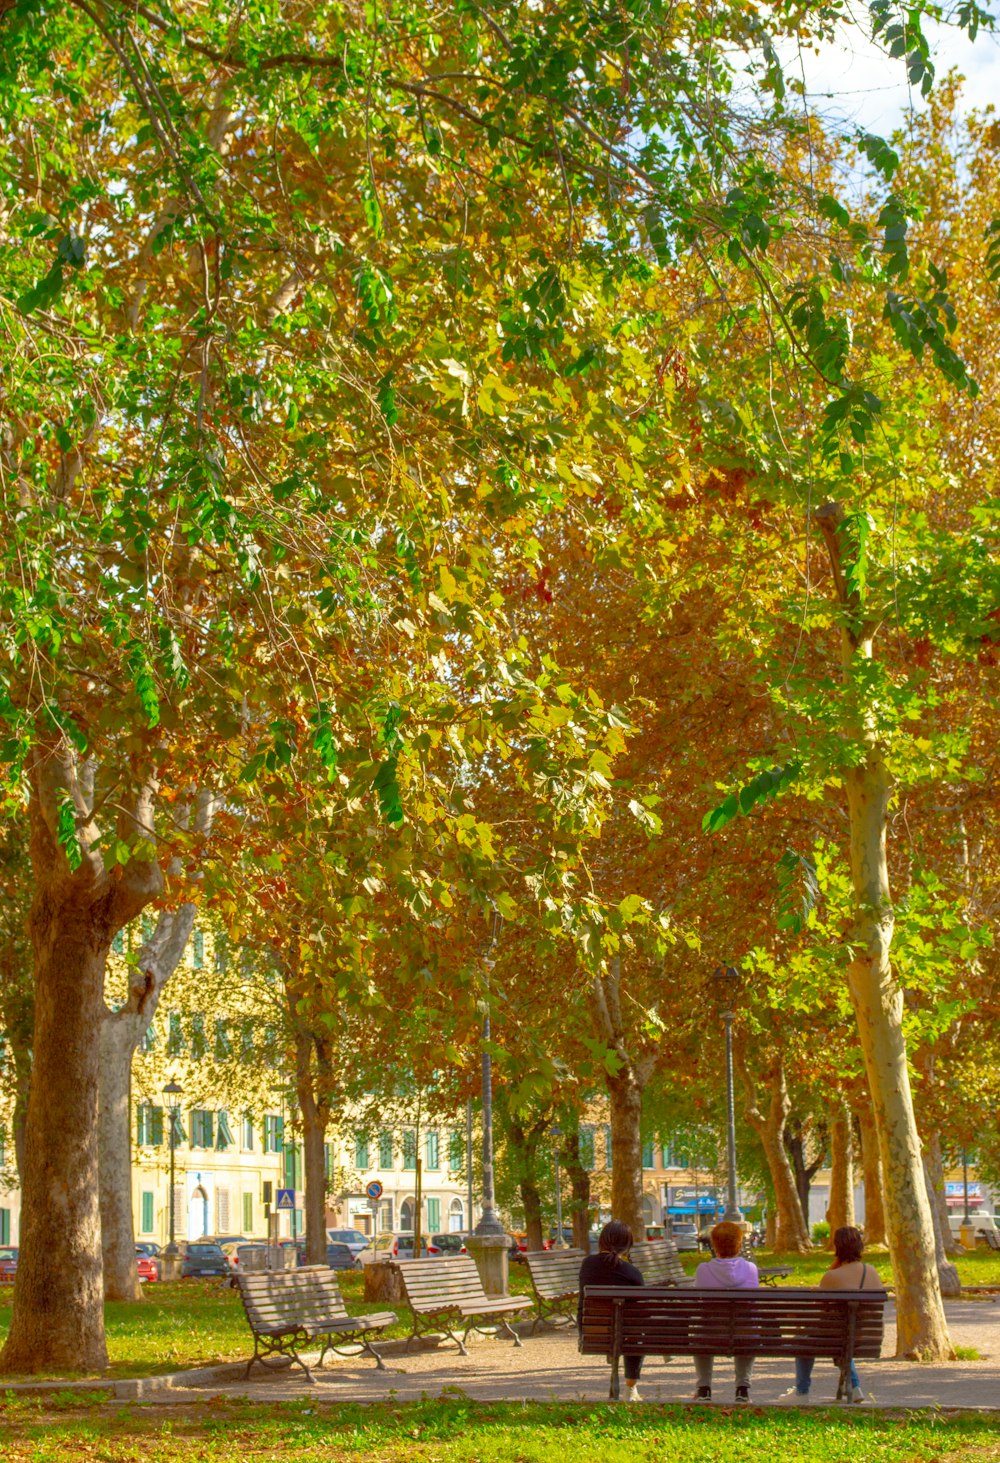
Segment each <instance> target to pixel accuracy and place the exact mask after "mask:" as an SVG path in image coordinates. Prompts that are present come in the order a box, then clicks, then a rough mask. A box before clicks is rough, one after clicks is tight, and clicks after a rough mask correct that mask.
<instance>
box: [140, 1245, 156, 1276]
mask: <svg viewBox="0 0 1000 1463" xmlns="http://www.w3.org/2000/svg"><path fill="white" fill-rule="evenodd" d="M135 1267H136V1270H137V1271H138V1272H139V1279H140V1280H159V1278H160V1267H159V1265H158V1264H157V1263H156V1260H155V1259H154V1258H153V1256H152V1255H144V1254H143V1253H142V1251H141V1249H140V1248H139V1246H138V1245H136V1247H135Z"/></svg>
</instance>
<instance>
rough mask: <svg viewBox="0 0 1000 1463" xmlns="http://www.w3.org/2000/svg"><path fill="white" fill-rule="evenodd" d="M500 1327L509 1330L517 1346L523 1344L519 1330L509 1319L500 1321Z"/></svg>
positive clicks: (509, 1334)
mask: <svg viewBox="0 0 1000 1463" xmlns="http://www.w3.org/2000/svg"><path fill="white" fill-rule="evenodd" d="M500 1329H501V1330H503V1331H506V1332H507V1335H508V1336H509V1337H510V1338H511V1340H512V1341H513V1343H514V1345H515V1346H520V1345H521V1338H520V1336H519V1335H518V1334H517V1332H516V1331H515V1330H514V1327H513V1326H512V1325H511V1324H510V1322H509V1321H508V1320H506V1319H505V1320H502V1321H501V1322H500Z"/></svg>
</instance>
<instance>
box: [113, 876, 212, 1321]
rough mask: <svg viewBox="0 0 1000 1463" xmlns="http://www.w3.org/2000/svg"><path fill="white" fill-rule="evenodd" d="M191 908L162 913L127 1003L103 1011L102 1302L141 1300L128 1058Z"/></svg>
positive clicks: (187, 929) (185, 931) (187, 927)
mask: <svg viewBox="0 0 1000 1463" xmlns="http://www.w3.org/2000/svg"><path fill="white" fill-rule="evenodd" d="M194 919H195V906H194V905H193V904H182V905H181V907H180V908H179V909H177V910H161V911H160V913H159V915H158V917H157V921H156V926H155V928H154V930H153V933H152V935H151V936H150V938H149V939H148V940H147V941H146V943H145V944H144V945H143V947H142V949H141V950H140V951H139V959H138V965H137V969H136V972H135V974H134V975H133V977H132V984H131V986H130V988H129V993H128V999H127V1000H126V1001H125V1003H124V1005H122V1006H119V1007H118V1008H117V1009H116V1010H111V1008H110V1007H109V1006H107V1005H105V1006H104V1013H103V1019H102V1021H101V1075H100V1086H99V1091H98V1155H99V1159H98V1162H99V1170H100V1198H101V1248H102V1252H103V1259H104V1298H105V1300H142V1299H143V1298H144V1294H145V1292H144V1290H143V1287H142V1286H141V1285H140V1283H139V1277H138V1274H137V1272H136V1264H135V1220H134V1216H133V1213H132V1123H131V1116H132V1058H133V1056H134V1054H135V1049H136V1047H137V1046H138V1045H139V1042H140V1041H141V1040H142V1037H143V1035H144V1033H145V1032H146V1031H147V1030H148V1028H149V1025H150V1023H151V1021H152V1020H153V1017H154V1015H155V1014H156V1008H157V1006H158V1004H159V1000H160V996H161V994H162V992H163V988H164V986H165V985H166V983H167V981H168V980H169V979H170V977H171V975H173V973H174V971H175V970H176V969H177V967H178V965H179V964H180V962H181V960H182V958H183V955H184V950H185V948H186V946H187V942H188V940H189V938H190V936H191V930H192V929H193V927H194Z"/></svg>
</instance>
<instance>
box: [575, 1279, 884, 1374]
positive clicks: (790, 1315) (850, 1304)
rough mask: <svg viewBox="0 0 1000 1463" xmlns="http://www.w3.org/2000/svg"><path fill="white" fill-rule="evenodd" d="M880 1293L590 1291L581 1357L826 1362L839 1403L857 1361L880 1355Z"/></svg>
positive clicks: (614, 1361)
mask: <svg viewBox="0 0 1000 1463" xmlns="http://www.w3.org/2000/svg"><path fill="white" fill-rule="evenodd" d="M885 1302H886V1296H885V1293H884V1292H883V1291H871V1290H841V1291H832V1290H822V1291H820V1290H799V1289H791V1288H787V1289H783V1290H678V1289H676V1288H666V1287H660V1286H657V1287H655V1288H650V1287H645V1288H639V1287H638V1286H629V1285H588V1286H587V1288H586V1290H585V1291H584V1296H583V1328H582V1330H581V1333H580V1350H581V1351H582V1352H583V1353H584V1354H585V1355H596V1356H607V1357H608V1358H609V1359H610V1361H611V1393H610V1395H611V1397H612V1398H617V1396H618V1387H619V1378H618V1373H619V1362H620V1360H621V1358H622V1356H624V1355H634V1356H651V1355H654V1356H664V1355H667V1356H777V1357H788V1358H789V1360H793V1359H794V1358H795V1357H797V1356H824V1357H825V1356H829V1357H832V1358H833V1360H834V1362H835V1363H836V1364H837V1365H838V1366H839V1367H840V1382H839V1385H838V1388H837V1397H838V1400H839V1398H840V1397H841V1396H842V1395H843V1396H845V1397H846V1396H849V1395H850V1381H849V1369H850V1364H851V1361H852V1360H854V1359H857V1358H866V1357H867V1358H876V1357H878V1356H880V1355H881V1352H882V1332H883V1310H884V1307H885Z"/></svg>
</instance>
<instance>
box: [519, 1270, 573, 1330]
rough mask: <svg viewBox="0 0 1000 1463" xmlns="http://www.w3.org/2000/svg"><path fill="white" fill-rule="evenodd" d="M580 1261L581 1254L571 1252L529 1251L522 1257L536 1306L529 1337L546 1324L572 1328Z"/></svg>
mask: <svg viewBox="0 0 1000 1463" xmlns="http://www.w3.org/2000/svg"><path fill="white" fill-rule="evenodd" d="M583 1258H584V1256H583V1251H582V1250H573V1249H568V1250H529V1251H528V1253H527V1254H526V1255H525V1259H526V1260H527V1262H528V1274H529V1276H530V1277H531V1288H532V1290H533V1291H534V1292H535V1303H536V1306H537V1314H536V1316H535V1319H534V1322H533V1324H532V1327H531V1334H532V1335H534V1334H535V1332H536V1331H537V1330H538V1328H539V1326H541V1325H543V1324H545V1323H546V1322H551V1323H552V1325H553V1326H558V1324H559V1322H560V1321H565V1322H566V1324H567V1325H573V1324H575V1322H576V1304H577V1301H578V1299H579V1296H580V1266H581V1265H582V1263H583ZM567 1284H568V1286H569V1288H568V1289H567V1288H566V1287H567Z"/></svg>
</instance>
